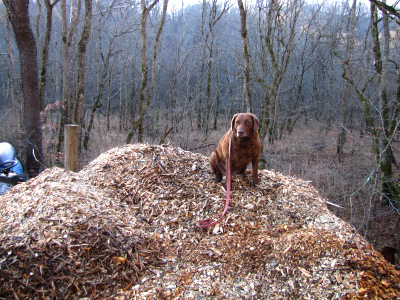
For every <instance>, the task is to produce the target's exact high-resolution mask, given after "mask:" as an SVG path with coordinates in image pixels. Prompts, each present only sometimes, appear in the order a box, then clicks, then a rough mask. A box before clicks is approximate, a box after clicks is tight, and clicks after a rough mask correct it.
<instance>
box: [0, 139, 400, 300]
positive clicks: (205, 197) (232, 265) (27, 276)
mask: <svg viewBox="0 0 400 300" xmlns="http://www.w3.org/2000/svg"><path fill="white" fill-rule="evenodd" d="M259 177H260V184H259V185H258V186H257V187H255V188H254V187H252V185H251V172H250V171H249V172H248V173H247V178H242V176H234V177H233V183H232V193H231V203H230V207H229V210H228V212H227V215H226V216H225V217H224V219H223V220H222V221H221V223H219V227H216V228H213V229H211V230H203V229H200V228H198V226H197V224H198V222H199V221H200V220H203V219H205V218H211V219H217V218H218V217H219V216H220V214H221V212H222V210H223V208H224V203H225V196H226V195H225V189H224V188H223V186H224V182H223V183H217V182H216V181H215V180H214V177H213V175H212V174H211V171H210V169H209V163H208V158H207V157H204V156H202V155H200V154H195V153H191V152H187V151H184V150H182V149H180V148H175V147H173V146H170V145H168V146H167V145H164V146H151V145H144V144H136V145H126V146H123V147H118V148H114V149H111V150H109V151H107V152H105V153H103V154H102V155H100V156H99V157H98V158H97V159H95V160H94V161H92V162H91V163H90V164H89V165H88V166H87V167H86V168H84V169H83V170H82V171H80V172H79V173H71V172H65V171H64V170H62V169H59V168H51V169H47V170H45V171H44V172H43V173H41V174H40V175H39V176H38V177H36V178H34V179H32V180H30V181H28V182H26V183H22V184H19V185H17V186H15V187H13V188H11V189H10V190H9V191H8V192H7V193H5V194H4V195H2V196H0V211H1V213H0V298H6V299H10V298H15V299H18V298H19V299H28V298H32V299H39V298H43V299H44V298H49V299H50V298H52V299H66V298H89V297H90V298H108V299H109V298H115V299H118V298H119V299H135V298H138V299H158V298H171V299H172V298H180V299H191V298H193V299H194V298H197V299H205V298H217V299H219V298H226V299H239V298H271V299H287V298H298V297H301V298H309V299H315V298H321V299H337V298H344V299H350V298H354V297H356V298H361V297H371V298H386V299H395V298H396V297H397V296H398V295H399V294H400V288H399V285H398V282H400V275H399V271H397V270H396V269H395V268H394V267H393V266H391V265H390V264H388V263H387V262H386V261H385V260H384V259H383V257H382V256H381V255H380V254H379V253H377V252H376V251H375V250H373V249H372V247H371V246H370V245H369V244H368V243H367V242H366V241H365V240H364V239H363V238H362V237H361V236H359V235H358V234H357V233H355V232H354V230H353V229H352V227H351V226H350V225H349V224H347V223H346V222H344V221H342V220H340V219H339V218H337V217H336V216H335V215H333V214H332V213H331V212H330V211H329V210H328V209H327V207H326V202H325V200H324V199H321V197H320V196H319V193H318V192H317V191H316V190H315V189H314V188H313V187H312V186H311V185H310V183H309V182H305V181H303V180H301V179H297V178H293V177H287V176H283V175H282V174H280V173H277V172H276V171H273V170H272V171H268V170H262V171H259ZM354 238H356V239H354ZM299 272H300V274H302V275H304V276H299ZM210 282H212V284H210ZM300 295H301V296H300Z"/></svg>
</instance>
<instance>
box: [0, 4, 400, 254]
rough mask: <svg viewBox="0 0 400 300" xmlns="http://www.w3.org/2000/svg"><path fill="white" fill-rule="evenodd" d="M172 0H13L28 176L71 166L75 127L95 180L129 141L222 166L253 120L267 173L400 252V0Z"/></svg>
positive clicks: (6, 51)
mask: <svg viewBox="0 0 400 300" xmlns="http://www.w3.org/2000/svg"><path fill="white" fill-rule="evenodd" d="M169 2H171V1H168V0H140V1H135V0H99V1H92V0H36V1H29V0H15V1H10V0H3V1H2V2H1V4H0V16H1V18H0V34H1V36H3V39H1V40H0V85H1V90H2V93H1V94H0V108H1V109H0V120H1V128H0V141H7V142H10V143H11V144H13V146H14V147H15V148H16V150H17V152H18V156H19V158H20V160H21V162H22V163H23V166H24V169H25V170H26V171H27V172H29V174H30V175H31V176H35V175H36V174H38V173H39V172H40V171H42V170H43V169H44V168H48V167H51V166H58V165H60V166H62V164H63V142H64V140H63V136H64V126H65V125H66V124H76V125H78V127H79V136H80V141H79V153H80V167H81V168H82V167H83V166H84V165H85V164H87V163H88V162H89V161H90V160H92V159H94V158H95V157H96V156H98V155H99V154H100V153H101V152H103V151H105V150H108V149H110V148H112V147H115V146H120V145H124V144H126V143H150V144H164V143H171V144H172V145H174V146H176V147H181V148H182V149H184V150H189V151H194V152H200V153H202V154H204V155H206V156H208V155H209V154H210V153H211V151H212V149H213V148H214V147H215V145H216V143H217V142H218V140H219V138H220V137H221V136H222V135H223V134H224V132H226V130H227V129H228V128H229V126H230V119H231V118H232V115H233V114H235V113H237V112H244V111H247V112H252V113H254V114H255V115H257V117H258V118H259V120H260V128H259V134H260V138H261V140H262V144H263V150H262V161H261V166H260V169H263V168H268V169H275V170H277V171H279V172H282V173H285V174H289V175H293V176H297V177H302V178H305V179H307V180H310V181H311V182H312V183H313V184H314V185H315V186H316V187H317V189H318V190H319V191H320V192H321V193H322V195H323V196H324V197H326V198H327V199H328V200H329V202H330V203H331V204H332V205H331V206H332V207H330V208H331V209H332V210H334V211H335V213H337V214H338V215H339V216H341V217H342V218H344V219H346V220H348V221H349V222H350V223H351V224H352V225H353V226H354V227H355V228H356V229H357V230H358V231H359V232H361V233H362V234H364V235H365V236H366V237H367V238H368V239H369V240H370V241H371V242H372V243H373V244H374V245H375V246H376V247H378V248H379V247H381V246H385V245H389V246H392V247H396V248H398V249H400V234H399V233H398V228H399V227H400V218H399V215H400V212H399V209H400V182H399V176H400V172H399V170H400V166H399V162H398V161H397V159H398V156H399V155H400V147H399V146H400V141H399V130H400V128H399V122H400V103H399V102H400V71H399V68H400V11H399V1H389V2H386V1H378V0H370V1H362V2H360V1H359V0H343V1H336V2H334V1H319V2H311V1H304V0H255V1H242V0H237V1H235V0H219V1H217V0H202V1H201V0H199V1H198V2H197V3H196V4H191V5H184V1H182V3H181V4H180V5H177V4H176V3H175V2H174V4H171V3H169ZM396 229H397V230H396Z"/></svg>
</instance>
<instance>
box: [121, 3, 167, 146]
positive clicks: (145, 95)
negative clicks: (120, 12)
mask: <svg viewBox="0 0 400 300" xmlns="http://www.w3.org/2000/svg"><path fill="white" fill-rule="evenodd" d="M158 1H159V0H155V1H153V2H152V3H151V4H150V6H149V7H146V1H145V0H141V7H142V18H141V22H140V34H141V38H142V51H141V55H140V57H141V67H142V80H141V84H140V94H139V116H138V118H137V119H136V121H135V122H134V124H133V126H132V128H131V130H130V132H129V133H128V137H127V138H126V143H127V144H129V143H130V142H131V140H132V138H133V134H134V133H135V131H136V130H138V142H139V143H141V142H143V133H144V125H143V117H144V116H145V114H146V113H147V110H148V108H149V106H150V103H151V99H152V97H153V91H154V87H155V81H156V66H157V53H158V43H159V40H160V38H161V33H162V30H163V27H164V23H165V16H166V15H167V8H168V0H164V3H163V11H162V17H161V22H160V25H159V27H158V31H157V34H156V37H155V41H154V47H153V58H152V70H151V75H152V78H151V85H150V88H149V91H148V92H147V83H148V69H149V68H148V66H147V33H146V24H147V17H148V15H149V13H150V11H151V10H152V9H153V8H154V6H155V5H156V4H157V3H158Z"/></svg>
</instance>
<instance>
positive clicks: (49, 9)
mask: <svg viewBox="0 0 400 300" xmlns="http://www.w3.org/2000/svg"><path fill="white" fill-rule="evenodd" d="M59 1H60V0H54V2H53V3H51V2H50V0H44V4H45V6H46V32H45V37H44V43H43V49H42V58H41V69H40V84H39V103H40V110H41V111H43V110H44V106H45V103H44V92H45V89H46V82H47V76H46V75H47V61H48V58H49V47H50V38H51V30H52V24H53V8H54V6H55V5H56V4H57V3H58V2H59ZM38 3H39V2H38ZM38 23H39V22H38Z"/></svg>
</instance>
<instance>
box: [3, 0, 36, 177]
mask: <svg viewBox="0 0 400 300" xmlns="http://www.w3.org/2000/svg"><path fill="white" fill-rule="evenodd" d="M3 2H4V4H5V5H6V7H7V9H8V12H9V18H10V22H11V26H12V28H13V31H14V36H15V40H16V42H17V46H18V51H19V58H20V63H21V81H22V92H23V95H24V112H25V145H26V170H27V172H29V173H30V175H33V176H34V175H37V174H38V173H39V171H40V162H39V161H42V160H43V153H42V130H41V127H40V125H41V124H40V107H39V93H38V92H39V86H38V85H39V77H38V63H37V48H36V40H35V36H34V35H33V32H32V29H31V26H30V22H29V13H28V6H29V0H14V1H11V0H3ZM38 160H39V161H38Z"/></svg>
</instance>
